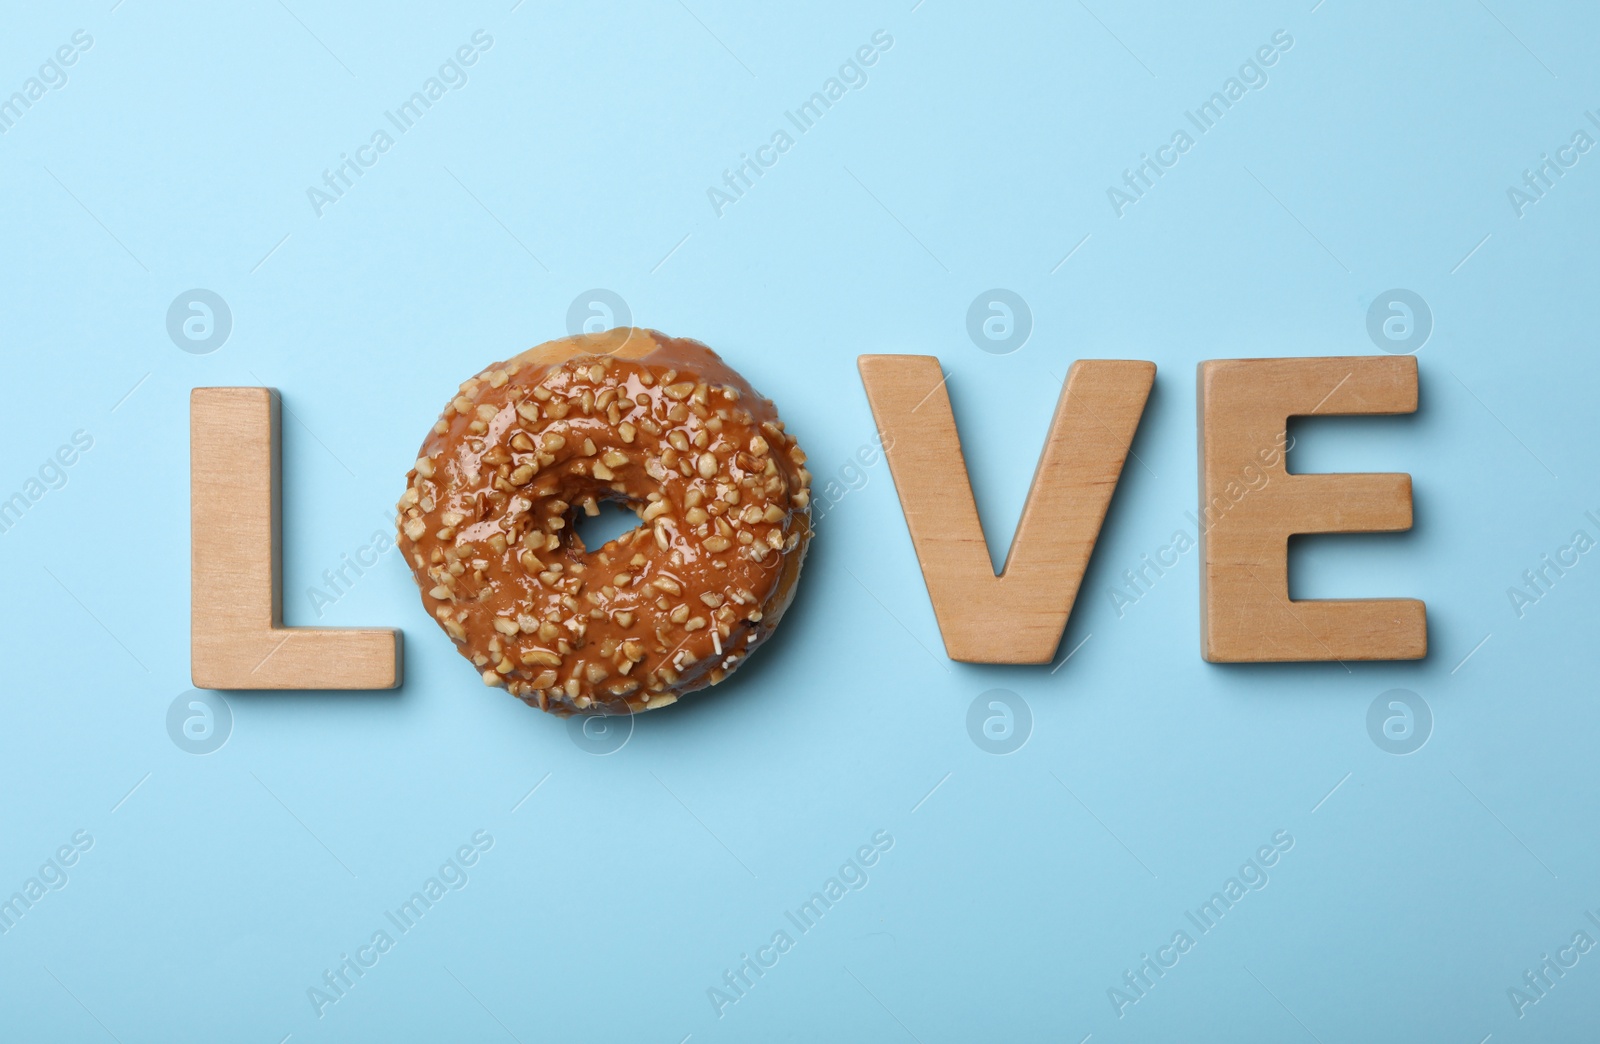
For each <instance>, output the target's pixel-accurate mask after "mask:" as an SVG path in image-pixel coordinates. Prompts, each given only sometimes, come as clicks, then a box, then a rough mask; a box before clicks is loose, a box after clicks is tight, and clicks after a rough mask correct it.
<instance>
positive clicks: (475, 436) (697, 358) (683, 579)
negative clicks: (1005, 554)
mask: <svg viewBox="0 0 1600 1044" xmlns="http://www.w3.org/2000/svg"><path fill="white" fill-rule="evenodd" d="M810 481H811V475H810V473H809V472H808V471H807V470H806V468H805V454H804V453H803V452H802V451H801V450H800V447H799V446H798V445H797V444H796V442H795V440H794V438H793V437H792V436H790V435H789V434H788V433H787V432H785V431H784V427H783V422H782V421H781V420H780V419H779V418H778V412H777V410H776V408H775V407H774V406H773V405H772V403H771V402H770V401H768V400H767V399H765V398H762V397H761V396H760V395H759V394H757V392H756V391H755V389H753V388H751V387H750V385H749V384H748V383H747V382H746V381H745V380H744V378H742V377H741V376H739V374H738V373H736V372H734V371H733V370H732V369H731V368H730V367H728V366H727V364H725V363H724V362H723V361H722V360H721V359H720V358H719V357H718V356H717V354H716V353H715V352H713V351H712V350H711V349H709V348H707V347H706V346H705V345H703V344H700V343H699V342H698V341H692V340H687V339H682V338H670V337H667V336H666V335H664V334H661V333H657V332H656V331H653V330H640V329H617V330H610V331H607V332H606V333H602V334H585V335H581V336H577V337H569V338H563V339H561V340H558V341H550V342H548V343H546V344H542V345H539V346H538V347H536V348H532V349H529V350H528V351H526V352H523V353H522V354H520V355H518V356H516V357H515V358H512V359H509V360H507V361H505V362H503V363H497V364H495V365H493V366H491V367H489V368H488V369H486V370H484V371H483V372H482V373H480V374H479V375H478V376H476V377H473V378H471V379H469V380H467V381H466V382H464V383H463V384H462V385H461V388H460V392H459V394H458V395H456V396H455V398H454V399H452V400H451V402H450V404H449V405H448V406H446V407H445V409H444V412H443V414H442V415H441V416H440V418H439V421H438V423H437V424H435V425H434V428H433V431H432V433H431V434H430V435H429V436H428V438H427V439H426V440H425V441H424V442H423V444H422V449H421V451H420V453H419V454H418V459H417V463H416V466H415V467H414V468H413V469H412V471H411V472H410V473H409V475H408V476H407V489H406V492H405V495H404V496H403V497H401V499H400V503H399V512H400V519H399V529H400V534H399V546H400V548H401V550H402V552H403V553H404V554H405V556H406V561H407V562H409V563H410V565H411V568H412V572H413V573H414V574H415V575H416V578H417V583H418V584H419V585H420V587H421V589H422V601H423V605H424V606H425V607H426V608H427V610H428V612H429V613H430V614H431V615H432V616H433V617H434V618H435V620H437V621H438V623H439V625H440V626H441V627H442V628H443V629H444V630H445V632H446V633H447V634H448V635H449V636H450V637H451V639H452V640H454V641H455V642H456V645H457V647H458V649H459V650H460V651H461V653H462V655H463V656H466V657H467V658H468V659H469V660H471V661H472V663H473V665H474V666H475V667H476V668H477V670H478V671H479V674H480V676H481V677H482V679H483V680H484V682H485V683H486V684H489V685H497V686H503V687H504V688H505V689H506V690H507V691H509V692H510V693H511V694H512V695H514V696H517V697H518V698H520V699H522V700H523V701H524V702H526V703H528V704H529V705H531V706H535V707H538V708H539V709H541V710H547V711H551V712H553V713H556V714H562V715H566V714H572V713H587V714H593V713H620V712H625V711H637V710H649V709H653V708H657V707H663V706H666V705H668V704H670V703H673V702H675V701H676V700H677V699H678V697H679V696H681V695H683V694H684V693H687V692H692V691H694V690H696V689H700V688H704V687H705V686H707V685H712V684H715V683H717V682H719V681H721V680H722V679H723V678H725V677H726V676H727V675H728V674H729V673H730V672H732V671H733V670H735V669H736V668H737V667H738V666H739V664H741V663H743V662H744V660H745V659H746V658H747V657H748V656H749V655H750V653H751V652H752V651H754V649H755V648H756V647H757V646H758V645H760V644H761V643H762V642H763V641H765V640H766V639H767V637H768V636H770V635H771V634H772V632H773V630H774V629H775V628H776V627H777V624H778V620H779V618H780V617H782V615H783V612H784V610H785V609H786V608H787V607H788V605H789V603H790V601H791V600H792V598H793V595H794V584H795V581H796V580H797V579H798V577H799V574H800V566H801V563H802V561H803V560H804V557H805V552H806V547H807V544H808V542H809V540H810V537H811V512H810V503H811V494H810ZM607 500H609V501H614V502H617V503H620V504H623V505H625V506H627V507H628V508H631V509H632V510H633V511H634V512H635V513H636V514H638V515H639V517H640V521H641V526H640V528H638V529H635V530H633V531H632V532H631V533H627V534H624V535H623V536H621V537H618V538H617V539H615V540H612V541H610V542H609V543H607V544H604V545H603V546H601V547H598V548H592V549H591V548H586V547H584V545H583V542H582V540H581V539H580V538H579V537H578V536H577V534H576V533H575V531H574V526H573V522H574V520H575V518H576V517H577V513H578V512H580V511H582V512H585V513H588V514H596V513H598V510H599V508H598V505H599V504H600V503H601V502H603V501H607Z"/></svg>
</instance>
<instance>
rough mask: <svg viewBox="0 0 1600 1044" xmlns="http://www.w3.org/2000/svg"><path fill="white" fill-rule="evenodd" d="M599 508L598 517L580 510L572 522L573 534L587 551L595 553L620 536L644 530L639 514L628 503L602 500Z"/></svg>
mask: <svg viewBox="0 0 1600 1044" xmlns="http://www.w3.org/2000/svg"><path fill="white" fill-rule="evenodd" d="M599 507H600V513H599V514H598V515H593V516H591V515H589V514H587V513H585V512H584V511H581V510H580V511H578V512H576V514H575V516H574V518H573V520H572V526H573V533H574V534H575V535H576V536H577V538H578V539H579V540H581V541H582V542H583V546H584V549H585V550H587V551H595V550H597V549H599V548H601V547H604V546H605V545H606V544H608V543H610V542H611V541H613V540H615V539H617V538H618V537H620V536H625V535H626V534H628V533H631V532H633V531H634V530H636V529H642V528H643V525H642V524H641V523H640V521H639V515H638V512H637V511H635V510H634V508H633V507H632V505H630V504H629V503H628V502H626V501H622V500H602V501H600V504H599Z"/></svg>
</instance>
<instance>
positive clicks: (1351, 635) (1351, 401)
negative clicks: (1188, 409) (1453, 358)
mask: <svg viewBox="0 0 1600 1044" xmlns="http://www.w3.org/2000/svg"><path fill="white" fill-rule="evenodd" d="M1198 388H1199V411H1198V412H1199V422H1200V512H1201V518H1202V525H1201V526H1200V533H1201V536H1200V601H1201V608H1200V648H1201V655H1203V656H1204V657H1205V658H1206V659H1207V660H1209V661H1211V662H1212V663H1260V662H1277V661H1301V660H1341V661H1342V660H1416V659H1421V658H1422V657H1423V656H1425V655H1427V651H1428V637H1427V620H1426V612H1425V608H1424V606H1423V604H1422V603H1421V602H1420V601H1417V600H1415V599H1411V598H1377V599H1362V600H1345V599H1327V600H1314V601H1290V599H1289V557H1288V555H1289V537H1290V536H1291V535H1292V534H1295V533H1389V532H1398V531H1402V530H1407V529H1410V528H1411V476H1410V475H1406V474H1380V475H1355V474H1342V475H1292V474H1290V473H1289V471H1288V468H1287V465H1286V462H1285V453H1284V447H1285V432H1286V430H1287V427H1288V419H1289V418H1290V417H1302V416H1311V415H1313V414H1314V415H1316V416H1319V417H1320V416H1338V415H1355V414H1385V413H1412V412H1415V410H1416V408H1417V360H1416V359H1415V358H1413V357H1411V356H1355V357H1350V358H1319V359H1226V360H1223V359H1218V360H1212V361H1210V362H1203V363H1201V364H1200V369H1199V380H1198Z"/></svg>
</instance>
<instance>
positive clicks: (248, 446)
mask: <svg viewBox="0 0 1600 1044" xmlns="http://www.w3.org/2000/svg"><path fill="white" fill-rule="evenodd" d="M189 477H190V491H189V519H190V534H189V540H190V559H191V561H190V570H191V579H190V584H191V604H190V620H189V641H190V647H189V649H190V671H191V673H192V675H193V679H194V684H195V685H196V686H197V687H198V688H202V689H392V688H394V687H395V686H397V685H399V684H400V648H401V639H400V632H398V631H393V630H356V629H339V628H309V627H296V628H287V627H284V626H283V613H282V603H281V600H280V577H279V564H280V554H279V536H278V531H279V509H278V502H279V493H278V477H279V463H278V395H277V393H276V392H275V391H273V390H272V389H271V388H196V389H194V390H193V391H192V392H191V393H190V396H189Z"/></svg>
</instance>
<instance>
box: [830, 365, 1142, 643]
mask: <svg viewBox="0 0 1600 1044" xmlns="http://www.w3.org/2000/svg"><path fill="white" fill-rule="evenodd" d="M858 365H859V367H860V370H861V381H862V384H863V385H865V387H866V392H867V400H868V402H870V403H871V405H872V414H873V417H874V418H875V419H876V421H877V424H878V428H879V430H880V431H881V432H883V434H884V440H883V441H884V454H885V456H887V457H888V460H889V471H890V473H891V474H892V475H893V476H894V485H895V490H896V492H897V493H898V494H899V497H900V505H901V507H902V508H903V509H904V511H905V516H906V527H907V528H908V529H909V530H910V531H911V542H912V544H913V546H914V547H915V548H916V553H917V559H918V560H919V561H920V562H921V564H922V576H923V579H924V580H925V581H926V583H927V587H928V596H929V597H930V598H931V599H932V601H933V609H934V614H935V615H936V616H937V618H938V620H939V632H940V634H941V635H942V636H943V638H944V647H945V653H946V655H948V656H949V657H950V658H951V659H952V660H960V661H962V662H964V663H1049V662H1050V661H1051V660H1052V659H1053V658H1054V657H1055V652H1056V646H1057V645H1058V644H1060V641H1061V634H1062V632H1063V631H1064V630H1065V629H1066V625H1067V617H1068V616H1069V615H1070V614H1071V612H1072V604H1073V602H1074V601H1075V600H1076V598H1077V595H1078V586H1079V584H1080V583H1081V582H1082V580H1083V572H1084V569H1085V568H1086V567H1087V566H1088V563H1089V555H1090V553H1091V552H1093V550H1094V544H1095V540H1096V538H1097V537H1098V536H1099V534H1100V524H1101V523H1102V522H1103V521H1104V520H1105V515H1106V508H1107V507H1108V506H1109V505H1110V503H1111V494H1112V492H1113V491H1114V490H1115V489H1116V486H1117V479H1118V478H1119V476H1120V475H1121V474H1122V464H1123V461H1124V459H1125V458H1126V456H1127V452H1128V446H1129V444H1130V443H1132V441H1133V436H1134V432H1135V430H1136V429H1137V428H1138V426H1139V418H1140V416H1141V415H1142V414H1143V413H1144V406H1145V400H1146V399H1148V398H1149V395H1150V385H1151V383H1152V382H1153V381H1154V380H1155V372H1156V368H1155V364H1154V363H1148V362H1137V361H1125V360H1093V361H1083V362H1077V363H1074V364H1073V365H1072V368H1071V370H1069V371H1068V373H1067V380H1066V384H1065V385H1064V386H1063V387H1062V390H1061V398H1060V401H1059V402H1058V403H1057V406H1056V413H1055V417H1054V419H1053V420H1052V421H1051V424H1050V432H1049V434H1048V435H1047V436H1046V439H1045V445H1044V449H1043V451H1042V452H1041V453H1040V455H1039V463H1038V465H1037V467H1036V469H1035V471H1034V476H1033V485H1032V487H1031V488H1030V489H1029V491H1028V500H1027V503H1026V504H1025V505H1024V507H1023V509H1022V519H1021V521H1020V522H1019V523H1018V524H1017V531H1016V535H1015V536H1014V537H1013V539H1012V542H1011V549H1010V551H1009V552H1008V554H1007V556H1006V562H1005V567H1004V568H1003V569H1002V570H1001V572H1000V575H999V576H996V575H995V572H994V566H993V564H992V559H991V558H990V555H989V545H988V543H987V542H986V541H985V540H984V536H983V526H982V524H981V523H980V522H979V520H978V507H977V503H976V501H975V500H974V499H973V495H972V483H971V481H970V480H969V478H968V474H967V466H966V459H965V458H964V457H963V456H962V453H961V439H960V436H959V434H958V433H957V431H956V422H955V416H954V414H953V413H952V412H951V409H950V396H949V393H948V392H947V391H946V390H945V378H944V375H943V374H942V373H941V372H940V368H939V360H938V359H936V358H934V357H933V356H931V355H863V356H861V358H860V359H859V360H858ZM1007 408H1008V407H1007V406H1005V405H996V406H995V409H996V410H1005V409H1007Z"/></svg>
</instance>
